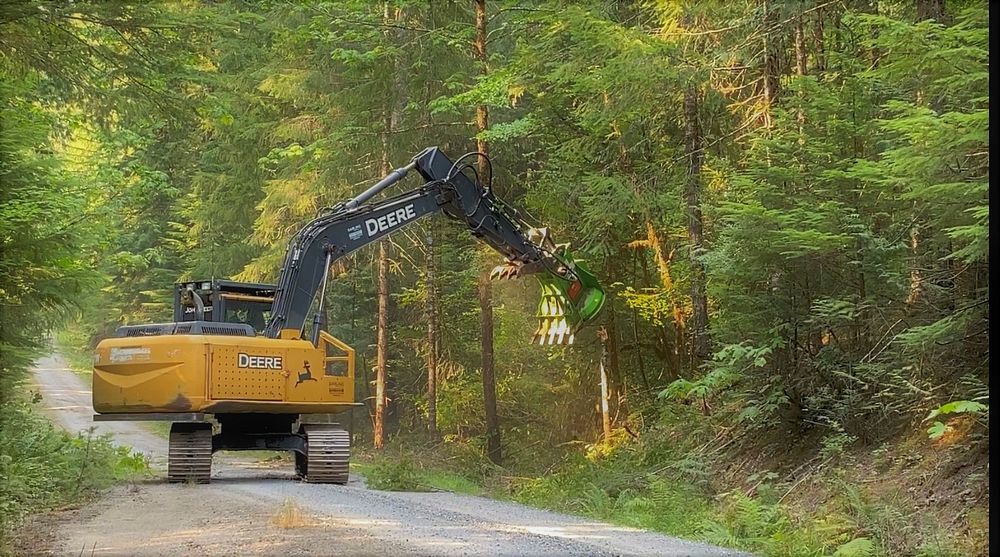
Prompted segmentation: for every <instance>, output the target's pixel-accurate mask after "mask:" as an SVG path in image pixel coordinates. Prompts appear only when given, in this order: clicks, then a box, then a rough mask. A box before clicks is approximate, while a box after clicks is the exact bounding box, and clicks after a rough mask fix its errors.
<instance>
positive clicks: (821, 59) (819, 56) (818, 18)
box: [813, 8, 826, 73]
mask: <svg viewBox="0 0 1000 557" xmlns="http://www.w3.org/2000/svg"><path fill="white" fill-rule="evenodd" d="M813 41H814V44H815V47H816V72H817V73H823V72H824V71H826V47H825V46H824V44H823V8H817V9H816V15H815V24H814V25H813Z"/></svg>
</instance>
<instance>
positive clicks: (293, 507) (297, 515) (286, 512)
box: [271, 497, 312, 529]
mask: <svg viewBox="0 0 1000 557" xmlns="http://www.w3.org/2000/svg"><path fill="white" fill-rule="evenodd" d="M271 524H274V525H275V526H277V527H278V528H283V529H292V528H302V527H304V526H309V525H310V524H312V521H311V520H310V519H309V517H308V515H307V514H306V513H305V512H303V511H302V508H301V507H299V504H298V503H296V502H295V500H294V499H292V498H291V497H289V498H287V499H285V502H284V503H282V505H281V508H280V509H278V512H277V513H275V515H274V516H273V517H271Z"/></svg>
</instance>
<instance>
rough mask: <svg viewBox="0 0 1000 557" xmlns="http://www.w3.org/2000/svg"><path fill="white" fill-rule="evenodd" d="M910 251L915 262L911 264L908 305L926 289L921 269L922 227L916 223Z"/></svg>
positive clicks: (913, 228) (911, 230) (914, 302)
mask: <svg viewBox="0 0 1000 557" xmlns="http://www.w3.org/2000/svg"><path fill="white" fill-rule="evenodd" d="M910 253H911V254H912V257H913V263H911V265H910V291H909V293H908V294H907V296H906V305H908V306H912V305H914V304H916V303H917V302H918V301H919V300H920V294H921V293H922V292H923V289H924V276H923V273H922V272H921V271H920V227H919V226H918V225H916V224H914V225H913V226H912V227H910Z"/></svg>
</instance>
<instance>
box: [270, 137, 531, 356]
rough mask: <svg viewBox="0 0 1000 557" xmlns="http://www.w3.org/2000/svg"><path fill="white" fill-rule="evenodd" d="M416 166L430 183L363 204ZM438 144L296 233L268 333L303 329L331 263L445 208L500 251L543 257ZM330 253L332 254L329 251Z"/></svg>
mask: <svg viewBox="0 0 1000 557" xmlns="http://www.w3.org/2000/svg"><path fill="white" fill-rule="evenodd" d="M412 168H416V170H417V171H418V172H419V173H420V175H421V176H422V177H423V178H424V180H425V184H424V185H423V186H421V187H420V188H417V189H415V190H413V191H410V192H407V193H404V194H402V195H398V196H396V197H392V198H389V199H386V200H384V201H379V202H377V203H372V204H364V203H365V202H366V201H368V200H369V199H370V198H372V197H373V196H375V195H376V194H378V193H379V192H381V191H383V190H384V189H386V188H388V187H390V186H392V185H393V184H395V183H396V182H398V181H400V180H402V179H403V177H404V176H406V174H407V172H409V170H410V169H412ZM460 168H461V167H457V166H456V165H455V164H454V163H453V162H452V161H451V160H449V159H448V157H446V156H445V155H444V154H443V153H441V151H440V150H438V149H437V148H436V147H431V148H428V149H425V150H423V151H422V152H421V153H420V154H418V155H417V156H416V157H414V158H413V160H412V161H411V162H410V163H409V164H407V165H406V166H404V167H401V168H398V169H396V170H394V171H393V172H392V173H391V174H389V175H388V176H386V177H385V178H383V179H382V180H381V181H379V182H378V183H377V184H375V185H374V186H372V187H371V188H369V189H368V190H366V191H365V192H364V193H362V194H361V195H359V196H358V197H356V198H354V199H352V200H350V201H348V202H346V203H342V204H340V205H337V206H335V207H333V208H332V209H331V210H330V212H329V213H327V214H325V215H322V216H320V217H318V218H317V219H315V220H313V221H312V222H310V223H309V224H307V225H305V226H304V227H303V228H302V230H300V231H299V233H298V234H296V236H295V238H294V239H292V241H291V243H290V244H289V246H288V250H287V251H286V252H285V260H284V263H283V265H282V268H281V276H280V278H279V280H278V288H277V291H276V293H275V297H274V305H273V306H272V312H271V319H270V321H268V324H267V327H266V329H265V331H264V334H265V335H266V336H268V337H272V338H276V337H278V336H279V334H280V332H281V331H282V330H285V329H292V330H299V331H301V329H302V326H303V324H304V323H305V322H306V318H307V316H308V315H307V314H308V312H309V307H310V306H311V305H312V301H313V299H314V298H315V296H316V293H317V291H318V290H319V288H320V286H321V284H322V282H323V275H324V273H325V272H326V271H327V263H328V262H332V261H336V260H337V259H339V258H341V257H343V256H345V255H347V254H349V253H351V252H353V251H355V250H357V249H359V248H361V247H364V246H366V245H368V244H370V243H372V242H374V241H377V240H378V239H379V238H382V237H383V236H386V235H388V234H391V233H393V232H396V231H397V230H399V229H401V228H403V227H404V226H407V225H409V224H411V223H413V222H415V221H417V220H419V219H421V218H423V217H425V216H427V215H429V214H431V213H434V212H436V211H439V210H443V211H444V213H445V214H447V215H448V216H449V217H452V218H455V219H458V220H461V221H463V222H465V223H466V224H467V225H468V226H469V228H470V230H471V231H472V233H473V234H474V235H476V236H477V237H479V238H481V239H482V240H483V241H485V242H486V243H487V244H489V245H490V246H492V247H493V248H494V249H496V250H497V251H499V252H500V253H502V254H503V255H505V256H507V257H508V258H509V259H517V260H519V261H522V262H533V261H537V260H539V259H541V258H542V257H543V256H544V255H543V253H542V252H541V251H540V249H539V248H538V247H537V246H535V245H534V244H533V243H531V241H530V240H529V239H528V237H527V236H526V235H525V233H524V232H523V231H522V230H521V229H520V227H519V226H518V225H517V224H515V221H514V220H513V218H512V217H511V216H509V215H508V214H507V211H508V210H507V209H506V206H505V205H504V204H503V203H502V202H499V201H498V200H497V198H496V197H495V196H494V194H493V192H492V191H491V190H488V189H485V188H483V187H482V186H481V185H479V184H476V183H475V182H473V181H472V180H470V179H469V178H468V177H466V176H465V175H464V174H462V172H461V171H460ZM328 256H329V257H328Z"/></svg>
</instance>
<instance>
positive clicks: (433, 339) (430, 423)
mask: <svg viewBox="0 0 1000 557" xmlns="http://www.w3.org/2000/svg"><path fill="white" fill-rule="evenodd" d="M435 265H436V263H435V261H434V230H433V228H432V229H430V230H429V231H428V233H427V431H428V432H429V433H430V434H431V437H437V434H438V431H437V366H438V332H437V290H436V280H435V276H434V274H435V269H434V266H435Z"/></svg>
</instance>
